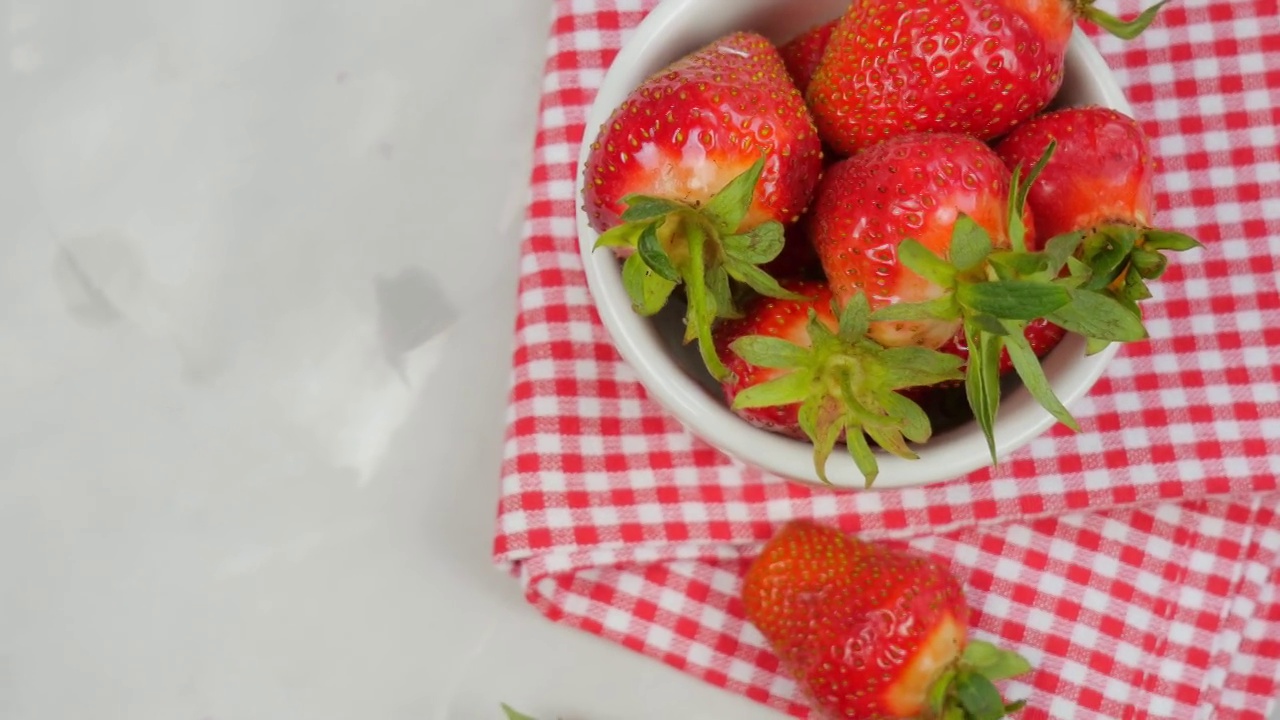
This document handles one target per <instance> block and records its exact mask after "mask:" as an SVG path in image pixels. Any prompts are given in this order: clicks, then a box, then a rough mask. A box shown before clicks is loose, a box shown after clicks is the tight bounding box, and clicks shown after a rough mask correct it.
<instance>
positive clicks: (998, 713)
mask: <svg viewBox="0 0 1280 720" xmlns="http://www.w3.org/2000/svg"><path fill="white" fill-rule="evenodd" d="M955 689H956V699H957V700H959V701H960V705H962V706H963V707H964V709H965V711H966V712H967V713H968V717H969V719H970V720H1000V718H1002V717H1004V698H1002V697H1000V691H999V690H997V689H996V686H995V685H993V684H992V683H991V681H990V680H988V679H986V678H985V677H983V676H982V675H980V674H979V673H976V672H972V671H966V670H962V671H960V672H959V673H957V675H956V681H955Z"/></svg>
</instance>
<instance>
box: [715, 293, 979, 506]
mask: <svg viewBox="0 0 1280 720" xmlns="http://www.w3.org/2000/svg"><path fill="white" fill-rule="evenodd" d="M782 286H783V287H784V288H785V289H786V290H788V291H790V292H792V293H795V294H796V295H798V296H802V297H805V298H807V299H804V300H784V299H778V298H770V297H757V298H755V299H754V300H752V301H751V302H749V303H748V304H747V305H746V307H745V308H744V312H743V316H742V317H741V318H737V319H732V320H726V321H724V322H722V323H721V324H720V325H719V326H718V327H717V328H716V331H715V344H716V349H717V351H718V352H719V353H720V355H721V356H722V357H724V358H726V360H725V362H726V363H727V365H728V367H729V370H730V371H731V374H730V375H729V378H728V379H727V380H725V381H723V383H722V385H723V387H724V394H725V398H726V399H727V400H728V401H729V404H730V406H731V407H732V408H733V410H734V412H736V413H737V414H738V415H739V416H741V417H742V418H743V419H745V420H747V421H748V422H750V423H751V424H753V425H755V426H757V427H761V428H764V429H766V430H771V431H773V432H777V433H781V434H784V435H789V436H791V437H796V438H803V437H808V438H809V439H810V440H811V441H812V442H813V444H814V466H815V468H816V469H817V471H818V476H819V477H821V478H823V479H824V480H825V479H826V473H825V465H826V459H827V457H828V456H829V455H830V453H831V451H832V449H833V448H834V447H835V444H836V443H837V442H838V441H839V440H840V439H841V438H842V437H843V438H844V439H845V442H846V444H847V446H848V449H849V452H850V454H851V455H852V456H853V458H854V460H855V461H856V463H857V465H858V468H859V469H860V470H861V471H862V473H863V475H864V476H865V477H866V481H867V485H868V486H870V485H871V483H872V482H873V481H874V480H875V477H876V474H877V463H876V459H875V455H874V454H873V453H872V451H871V448H870V446H869V445H868V443H867V438H866V437H865V436H864V434H863V433H866V435H869V436H870V437H871V438H872V439H873V440H875V441H876V443H877V444H879V445H880V447H882V448H884V449H885V450H887V451H889V452H892V453H894V454H895V455H898V456H900V457H905V458H915V457H916V455H915V453H914V452H912V451H911V449H910V448H909V447H908V446H907V441H908V440H910V441H913V442H925V441H926V440H928V438H929V435H930V432H931V431H930V428H929V422H928V419H927V417H926V415H925V413H924V411H923V410H921V408H920V407H919V406H918V405H916V404H915V403H914V402H911V401H910V400H908V399H906V398H905V397H903V396H902V395H901V394H900V393H898V390H900V389H902V388H906V387H918V386H922V385H933V384H935V383H941V382H946V381H950V380H958V379H959V378H960V377H961V375H960V373H959V372H958V368H959V366H960V359H959V358H958V357H956V356H954V355H945V354H943V353H939V352H936V351H931V350H925V349H923V348H914V347H913V348H893V349H886V348H884V347H881V346H880V345H878V344H876V343H874V342H872V341H871V340H869V339H868V338H867V336H866V332H867V315H868V312H869V311H868V308H867V304H866V299H865V297H864V296H862V295H858V296H856V297H855V298H854V300H853V301H852V302H850V303H849V304H848V305H847V306H846V307H845V308H844V309H843V310H842V311H841V312H840V313H839V314H838V315H837V312H836V308H835V306H834V303H833V299H832V294H831V291H830V289H828V288H827V286H826V285H825V284H823V283H821V282H818V281H804V280H783V281H782ZM847 430H848V431H852V432H847V433H846V431H847Z"/></svg>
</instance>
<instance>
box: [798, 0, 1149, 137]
mask: <svg viewBox="0 0 1280 720" xmlns="http://www.w3.org/2000/svg"><path fill="white" fill-rule="evenodd" d="M1167 1H1168V0H1162V2H1161V3H1160V4H1158V5H1155V6H1153V7H1151V8H1149V9H1148V10H1147V11H1145V12H1143V13H1142V14H1141V15H1140V16H1138V17H1137V18H1135V19H1134V20H1132V21H1130V22H1123V21H1120V20H1118V19H1116V18H1114V17H1112V16H1110V15H1107V14H1106V13H1103V12H1102V11H1100V10H1098V9H1097V8H1095V7H1093V6H1092V2H1091V0H1081V1H1079V2H1077V1H1076V0H1047V1H1041V0H1034V1H1033V0H1002V1H1001V2H990V1H989V0H923V1H922V2H917V3H897V4H886V3H878V2H855V3H853V4H852V5H851V6H850V8H849V10H848V11H847V12H846V13H845V15H844V16H843V17H842V18H841V19H840V21H839V24H838V25H837V26H836V29H835V32H834V33H832V36H831V41H830V44H829V45H828V47H827V52H826V53H825V54H824V55H823V58H822V62H821V63H820V64H819V66H818V70H817V72H816V73H814V75H813V80H812V82H811V83H810V86H809V90H808V93H807V96H808V99H809V105H810V108H811V109H812V110H813V114H814V119H815V120H816V122H817V125H818V129H819V130H820V131H821V133H822V137H823V139H824V140H826V141H827V143H828V144H829V145H831V147H833V148H834V149H835V150H836V151H838V152H841V153H845V154H851V153H854V152H856V151H857V150H859V149H861V148H864V147H868V146H870V145H873V144H875V143H878V142H882V141H884V140H887V139H889V138H891V137H895V136H897V135H900V134H902V133H904V132H911V131H916V130H924V131H932V132H961V133H967V134H971V135H975V136H977V137H979V138H981V139H984V140H985V139H989V138H993V137H996V136H998V135H1001V134H1002V133H1004V132H1007V131H1008V130H1009V129H1010V128H1013V127H1014V126H1016V125H1017V124H1018V123H1020V122H1022V121H1024V120H1026V119H1027V118H1030V117H1031V116H1032V115H1034V114H1035V113H1037V112H1039V111H1040V110H1041V109H1042V108H1044V107H1045V105H1047V104H1048V103H1049V101H1050V100H1051V99H1053V96H1054V95H1055V94H1056V93H1057V91H1058V88H1059V87H1060V86H1061V85H1062V71H1063V62H1064V60H1065V58H1066V48H1067V42H1068V40H1069V39H1070V37H1071V32H1072V29H1073V28H1074V26H1075V20H1076V18H1077V17H1082V18H1084V19H1087V20H1090V21H1092V22H1095V23H1097V24H1098V25H1100V26H1102V27H1103V28H1105V29H1106V30H1108V31H1110V32H1112V33H1113V34H1115V35H1118V36H1120V37H1123V38H1132V37H1135V36H1137V34H1138V33H1140V32H1142V30H1144V29H1145V28H1146V27H1147V25H1149V24H1150V23H1151V21H1152V20H1154V19H1155V15H1156V12H1157V11H1158V10H1159V8H1160V6H1161V5H1163V4H1164V2H1167Z"/></svg>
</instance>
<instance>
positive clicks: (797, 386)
mask: <svg viewBox="0 0 1280 720" xmlns="http://www.w3.org/2000/svg"><path fill="white" fill-rule="evenodd" d="M812 386H813V373H812V372H809V371H808V370H796V371H795V372H789V373H787V374H786V375H783V376H782V377H779V378H774V379H773V380H770V381H769V382H764V383H760V384H759V385H752V386H751V387H749V388H747V389H746V390H743V391H742V392H740V393H738V394H737V395H736V396H735V397H734V398H733V407H734V409H735V410H742V409H745V408H760V407H776V406H778V405H791V404H792V403H798V402H801V401H803V400H804V399H805V398H807V397H809V394H810V390H811V389H812Z"/></svg>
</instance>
